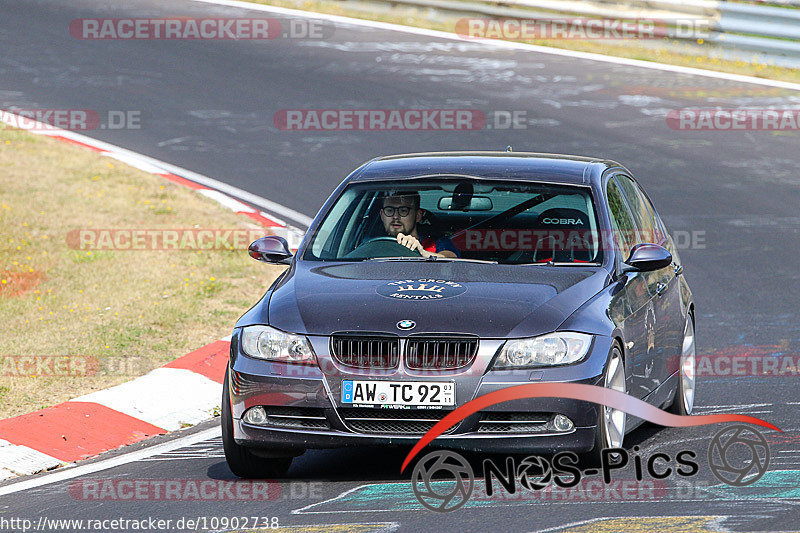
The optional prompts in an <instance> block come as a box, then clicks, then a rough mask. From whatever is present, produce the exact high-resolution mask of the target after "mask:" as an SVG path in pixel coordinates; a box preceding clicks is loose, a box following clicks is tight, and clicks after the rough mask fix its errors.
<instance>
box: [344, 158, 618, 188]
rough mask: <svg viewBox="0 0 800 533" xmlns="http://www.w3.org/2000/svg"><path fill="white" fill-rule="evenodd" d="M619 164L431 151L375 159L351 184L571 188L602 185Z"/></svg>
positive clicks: (604, 160) (356, 173) (358, 172)
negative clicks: (464, 180)
mask: <svg viewBox="0 0 800 533" xmlns="http://www.w3.org/2000/svg"><path fill="white" fill-rule="evenodd" d="M613 167H621V165H620V164H619V163H616V162H614V161H610V160H608V159H601V158H596V157H581V156H574V155H562V154H544V153H534V152H428V153H417V154H401V155H390V156H384V157H378V158H375V159H373V160H371V161H369V162H367V163H365V164H364V165H362V166H361V167H360V168H359V169H357V170H356V171H355V172H353V174H351V176H350V178H349V179H348V180H347V181H348V182H363V181H377V180H394V179H403V178H419V177H423V176H438V175H456V176H469V177H474V178H479V179H481V178H483V179H514V180H530V181H547V182H552V183H563V184H568V185H592V184H594V183H598V182H599V179H600V177H601V176H602V174H603V172H604V171H605V170H606V169H608V168H613Z"/></svg>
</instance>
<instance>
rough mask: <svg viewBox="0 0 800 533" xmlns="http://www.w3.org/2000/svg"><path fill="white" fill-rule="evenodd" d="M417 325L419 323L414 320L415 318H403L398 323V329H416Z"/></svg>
mask: <svg viewBox="0 0 800 533" xmlns="http://www.w3.org/2000/svg"><path fill="white" fill-rule="evenodd" d="M416 326H417V323H416V322H414V321H413V320H401V321H400V322H398V323H397V329H402V330H409V329H414V328H415V327H416Z"/></svg>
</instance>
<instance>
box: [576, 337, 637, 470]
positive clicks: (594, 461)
mask: <svg viewBox="0 0 800 533" xmlns="http://www.w3.org/2000/svg"><path fill="white" fill-rule="evenodd" d="M614 357H617V358H619V364H620V365H622V369H623V373H624V370H625V359H624V357H623V356H622V350H620V348H619V346H618V345H616V344H614V346H612V347H611V351H610V352H609V353H608V363H607V364H606V370H605V375H604V379H603V381H604V382H608V380H609V376H608V372H609V371H610V370H611V361H612V359H613V358H614ZM626 389H627V387H626ZM597 411H598V413H597V429H596V430H595V434H594V448H592V449H591V450H590V451H588V452H585V453H584V454H582V455H581V466H583V467H584V468H594V467H598V466H600V465H601V463H602V453H603V449H605V448H607V447H608V444H607V443H608V441H609V436H608V434H607V429H606V426H605V419H604V412H605V411H604V406H602V405H598V406H597ZM623 440H624V435H623ZM619 447H620V448H621V447H622V444H621V443H620V445H619ZM615 457H618V454H616V455H614V456H612V460H613V459H614V458H615Z"/></svg>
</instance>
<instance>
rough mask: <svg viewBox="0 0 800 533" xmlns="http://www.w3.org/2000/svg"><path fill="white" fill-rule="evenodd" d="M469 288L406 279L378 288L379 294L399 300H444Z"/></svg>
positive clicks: (440, 281)
mask: <svg viewBox="0 0 800 533" xmlns="http://www.w3.org/2000/svg"><path fill="white" fill-rule="evenodd" d="M466 290H467V288H466V287H465V286H464V285H462V284H461V283H456V282H455V281H447V280H443V279H404V280H400V281H390V282H389V283H387V284H386V285H383V286H381V287H378V289H377V292H378V294H380V295H381V296H386V297H387V298H395V299H397V300H416V301H420V300H443V299H445V298H452V297H453V296H458V295H459V294H463V293H464V292H465V291H466Z"/></svg>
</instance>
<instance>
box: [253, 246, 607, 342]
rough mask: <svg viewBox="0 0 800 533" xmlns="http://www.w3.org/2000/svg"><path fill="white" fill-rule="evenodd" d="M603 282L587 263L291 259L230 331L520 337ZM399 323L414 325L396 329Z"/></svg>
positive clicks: (552, 325) (564, 313) (570, 309)
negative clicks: (265, 326)
mask: <svg viewBox="0 0 800 533" xmlns="http://www.w3.org/2000/svg"><path fill="white" fill-rule="evenodd" d="M607 281H608V273H607V272H606V271H605V270H603V269H602V268H600V267H590V266H587V267H573V266H567V267H549V266H543V265H528V266H516V265H492V264H480V263H472V262H459V261H442V262H422V261H366V262H358V263H345V264H342V263H336V264H331V263H319V262H311V261H298V262H296V263H295V264H294V265H293V266H292V267H291V268H290V270H289V271H288V272H287V273H286V275H285V276H284V277H283V278H282V279H281V280H280V281H279V282H278V283H277V284H276V285H275V287H274V288H273V289H272V292H271V294H269V293H268V294H267V295H265V298H263V299H262V301H261V302H259V304H257V305H256V306H255V307H254V308H253V309H251V310H250V311H249V312H248V313H247V314H246V315H245V316H243V317H242V318H241V319H240V321H239V323H238V324H237V326H243V325H247V324H255V323H269V324H270V325H272V326H274V327H276V328H278V329H281V330H283V331H289V332H294V333H301V334H307V335H330V334H331V333H335V332H344V331H347V332H386V333H392V334H398V335H401V336H403V335H407V334H420V333H463V334H471V335H478V336H480V337H483V338H504V337H525V336H531V335H540V334H543V333H548V332H551V331H554V330H555V329H556V328H557V327H558V326H559V325H560V324H561V323H562V322H564V320H565V319H566V318H567V317H569V316H570V315H571V314H572V313H574V312H575V310H576V309H578V308H579V307H580V306H581V305H583V304H584V303H585V302H586V301H587V300H589V299H590V298H592V297H593V296H594V295H595V294H597V293H598V292H599V291H600V290H602V289H603V287H605V285H606V284H607ZM266 306H268V308H266ZM402 320H410V321H413V322H415V324H416V325H415V327H413V329H410V330H405V331H404V330H401V329H400V328H399V327H398V322H400V321H402Z"/></svg>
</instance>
